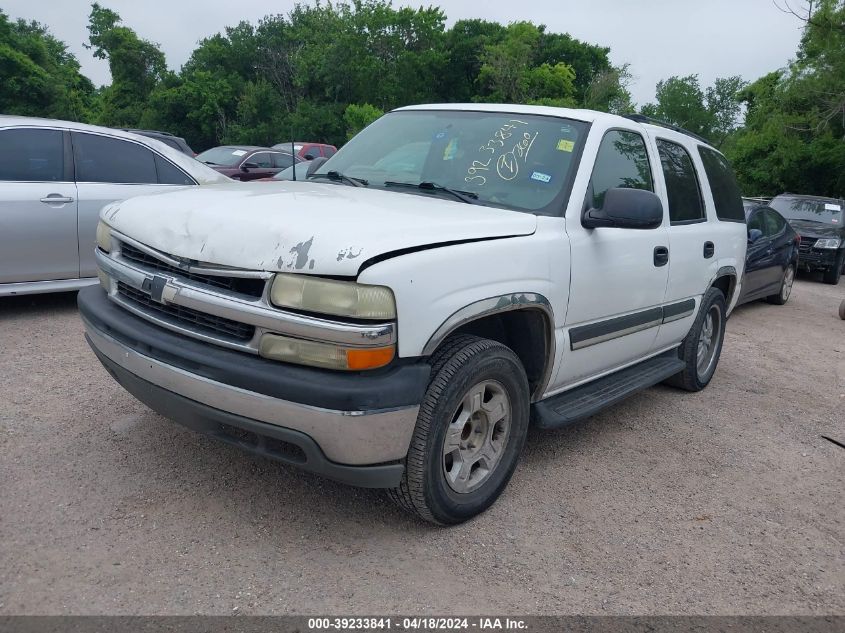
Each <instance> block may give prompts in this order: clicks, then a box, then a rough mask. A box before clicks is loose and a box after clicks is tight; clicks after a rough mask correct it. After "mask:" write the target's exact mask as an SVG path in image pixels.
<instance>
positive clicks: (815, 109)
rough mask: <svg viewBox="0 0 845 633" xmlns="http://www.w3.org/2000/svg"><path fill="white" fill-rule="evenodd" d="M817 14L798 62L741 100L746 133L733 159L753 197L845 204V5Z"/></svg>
mask: <svg viewBox="0 0 845 633" xmlns="http://www.w3.org/2000/svg"><path fill="white" fill-rule="evenodd" d="M814 6H815V8H814V10H813V12H812V13H808V14H807V15H806V16H805V19H806V20H805V26H804V32H803V36H802V39H801V44H800V46H799V49H798V54H797V58H796V61H795V62H793V63H792V64H791V65H790V67H789V68H787V69H785V70H783V71H778V72H774V73H770V74H768V75H766V76H764V77H762V78H760V79H759V80H757V81H756V82H754V83H753V84H751V85H750V86H748V87H747V88H746V89H745V90H743V91H742V92H741V94H740V99H741V101H742V102H743V103H744V104H745V106H746V116H745V126H744V127H743V128H742V129H741V130H739V131H738V132H737V133H736V134H735V136H734V137H733V138H732V139H730V141H729V143H727V144H726V154H727V156H728V158H730V159H731V161H732V162H733V164H734V166H735V168H736V170H737V174H738V176H739V179H740V182H741V184H742V185H743V187H744V189H745V190H746V191H748V192H752V193H754V194H759V195H772V194H777V193H780V192H782V191H792V192H795V193H809V194H816V195H825V196H835V197H840V196H845V2H843V0H820V1H819V2H817V3H815V5H814Z"/></svg>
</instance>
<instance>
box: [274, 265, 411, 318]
mask: <svg viewBox="0 0 845 633" xmlns="http://www.w3.org/2000/svg"><path fill="white" fill-rule="evenodd" d="M270 301H272V302H273V305H275V306H278V307H280V308H293V309H294V310H303V311H305V312H316V313H318V314H331V315H335V316H344V317H352V318H355V319H393V318H396V301H395V300H394V298H393V292H392V291H391V290H390V288H386V287H385V286H367V285H364V284H358V283H355V282H351V281H335V280H333V279H320V278H318V277H310V276H308V275H287V274H278V275H276V278H275V279H274V280H273V286H272V287H271V288H270Z"/></svg>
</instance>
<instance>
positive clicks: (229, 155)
mask: <svg viewBox="0 0 845 633" xmlns="http://www.w3.org/2000/svg"><path fill="white" fill-rule="evenodd" d="M246 154H247V151H246V150H245V149H238V148H237V147H212V148H211V149H207V150H205V151H204V152H202V153H201V154H197V157H196V159H197V160H198V161H200V162H201V163H207V164H209V165H223V166H225V167H232V166H234V165H237V164H238V163H239V162H241V159H242V158H243V157H244V156H245V155H246Z"/></svg>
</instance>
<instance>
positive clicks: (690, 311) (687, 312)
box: [663, 310, 695, 323]
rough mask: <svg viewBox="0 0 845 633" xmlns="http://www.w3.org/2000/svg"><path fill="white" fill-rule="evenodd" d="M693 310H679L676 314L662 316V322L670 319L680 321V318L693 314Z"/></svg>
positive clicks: (670, 320) (668, 321)
mask: <svg viewBox="0 0 845 633" xmlns="http://www.w3.org/2000/svg"><path fill="white" fill-rule="evenodd" d="M694 312H695V310H687V311H686V312H680V313H678V314H673V315H671V316H665V317H663V322H664V323H671V322H672V321H680V320H681V319H686V318H687V317H688V316H690V315H691V314H693V313H694Z"/></svg>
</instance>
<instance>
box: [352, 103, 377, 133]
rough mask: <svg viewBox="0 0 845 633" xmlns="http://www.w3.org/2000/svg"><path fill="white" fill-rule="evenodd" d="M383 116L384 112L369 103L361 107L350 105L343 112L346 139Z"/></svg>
mask: <svg viewBox="0 0 845 633" xmlns="http://www.w3.org/2000/svg"><path fill="white" fill-rule="evenodd" d="M383 114H384V112H382V111H381V110H379V109H378V108H376V107H374V106H371V105H370V104H369V103H365V104H363V105H358V104H355V103H350V104H349V105H348V106H346V110H345V111H344V112H343V121H344V123H346V138H347V139H351V138H352V137H353V136H355V135H356V134H357V133H358V132H360V131H361V130H363V129H364V128H365V127H367V126H368V125H369V124H370V123H372V122H373V121H375V120H376V119H378V118H379V117H381V116H382V115H383Z"/></svg>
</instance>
